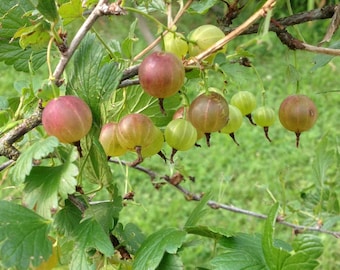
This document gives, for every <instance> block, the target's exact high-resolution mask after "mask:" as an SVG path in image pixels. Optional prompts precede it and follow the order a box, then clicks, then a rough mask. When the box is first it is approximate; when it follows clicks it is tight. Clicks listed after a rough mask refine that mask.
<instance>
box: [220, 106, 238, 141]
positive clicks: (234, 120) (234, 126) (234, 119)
mask: <svg viewBox="0 0 340 270" xmlns="http://www.w3.org/2000/svg"><path fill="white" fill-rule="evenodd" d="M242 123H243V115H242V113H241V111H240V110H239V108H237V107H236V106H234V105H231V104H229V120H228V123H227V124H226V125H225V126H224V127H223V128H222V129H221V132H222V133H225V134H229V136H230V137H231V138H232V139H233V141H234V142H235V143H236V144H237V145H239V144H238V142H237V141H236V138H235V131H237V130H238V129H239V128H240V127H241V126H242Z"/></svg>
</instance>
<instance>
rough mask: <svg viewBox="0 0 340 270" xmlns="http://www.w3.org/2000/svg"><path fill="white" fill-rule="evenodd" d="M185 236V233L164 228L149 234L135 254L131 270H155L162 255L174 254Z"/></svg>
mask: <svg viewBox="0 0 340 270" xmlns="http://www.w3.org/2000/svg"><path fill="white" fill-rule="evenodd" d="M185 236H186V232H185V231H182V230H178V229H175V228H164V229H162V230H159V231H157V232H155V233H153V234H151V235H150V236H149V237H148V238H147V239H146V240H145V242H144V243H143V244H142V246H141V247H140V249H139V250H138V252H137V253H136V257H135V260H134V262H133V269H135V270H145V269H150V270H152V269H157V266H158V265H159V263H160V262H161V260H162V258H163V255H164V253H165V252H168V253H170V254H176V252H177V250H178V248H179V247H181V245H182V244H183V241H184V239H185Z"/></svg>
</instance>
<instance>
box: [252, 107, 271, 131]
mask: <svg viewBox="0 0 340 270" xmlns="http://www.w3.org/2000/svg"><path fill="white" fill-rule="evenodd" d="M253 118H254V121H255V123H256V124H257V125H259V126H260V127H270V126H272V125H273V124H274V123H275V118H276V114H275V111H274V110H273V109H272V108H270V107H267V106H261V107H258V108H257V109H256V110H255V111H254V112H253Z"/></svg>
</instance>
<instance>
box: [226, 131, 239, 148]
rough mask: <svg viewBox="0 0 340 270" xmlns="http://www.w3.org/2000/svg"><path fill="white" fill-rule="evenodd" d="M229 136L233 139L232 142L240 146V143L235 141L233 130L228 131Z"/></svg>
mask: <svg viewBox="0 0 340 270" xmlns="http://www.w3.org/2000/svg"><path fill="white" fill-rule="evenodd" d="M229 136H230V137H231V138H232V139H233V141H234V143H236V145H237V146H240V144H239V143H238V142H237V141H236V138H235V134H234V132H232V133H229Z"/></svg>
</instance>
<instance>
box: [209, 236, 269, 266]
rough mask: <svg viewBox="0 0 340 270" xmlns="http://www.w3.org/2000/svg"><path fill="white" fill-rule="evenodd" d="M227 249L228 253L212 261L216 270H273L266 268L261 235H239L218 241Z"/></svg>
mask: <svg viewBox="0 0 340 270" xmlns="http://www.w3.org/2000/svg"><path fill="white" fill-rule="evenodd" d="M218 243H219V244H220V245H222V246H223V247H225V248H227V250H228V253H222V254H220V255H218V256H216V257H215V258H213V259H212V260H211V262H210V263H211V265H212V266H214V269H215V270H222V269H223V270H235V269H247V270H248V269H249V270H260V269H261V270H262V269H267V270H273V269H270V268H268V267H267V266H266V262H265V260H264V256H263V251H262V246H261V244H262V237H261V236H260V235H248V234H241V233H240V234H237V235H235V236H232V237H228V238H222V239H221V240H220V241H218Z"/></svg>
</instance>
